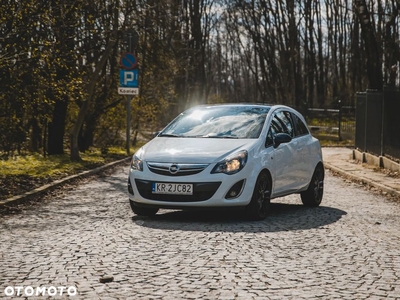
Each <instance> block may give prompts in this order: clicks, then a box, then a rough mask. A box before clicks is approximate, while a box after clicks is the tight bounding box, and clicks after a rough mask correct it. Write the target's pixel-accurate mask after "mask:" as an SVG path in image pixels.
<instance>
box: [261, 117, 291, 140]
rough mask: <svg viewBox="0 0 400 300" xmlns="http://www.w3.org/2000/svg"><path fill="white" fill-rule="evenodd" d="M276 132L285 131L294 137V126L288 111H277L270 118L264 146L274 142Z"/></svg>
mask: <svg viewBox="0 0 400 300" xmlns="http://www.w3.org/2000/svg"><path fill="white" fill-rule="evenodd" d="M278 133H287V134H289V135H290V136H291V137H294V126H293V123H292V119H291V117H290V113H289V112H286V111H285V112H284V111H280V112H277V113H276V114H275V115H274V117H273V118H272V120H271V125H270V128H269V130H268V134H267V138H266V141H265V147H269V146H271V145H273V143H274V136H275V135H276V134H278Z"/></svg>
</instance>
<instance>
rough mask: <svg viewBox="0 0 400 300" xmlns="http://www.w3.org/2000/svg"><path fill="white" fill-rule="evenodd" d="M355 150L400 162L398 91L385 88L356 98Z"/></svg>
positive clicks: (358, 95)
mask: <svg viewBox="0 0 400 300" xmlns="http://www.w3.org/2000/svg"><path fill="white" fill-rule="evenodd" d="M356 107H357V112H356V121H357V122H356V133H355V147H356V148H358V149H359V150H361V151H363V152H369V153H372V154H375V155H381V156H388V157H391V158H395V159H400V91H399V90H398V89H394V88H384V90H383V92H378V91H375V90H367V91H366V92H363V93H358V94H357V96H356Z"/></svg>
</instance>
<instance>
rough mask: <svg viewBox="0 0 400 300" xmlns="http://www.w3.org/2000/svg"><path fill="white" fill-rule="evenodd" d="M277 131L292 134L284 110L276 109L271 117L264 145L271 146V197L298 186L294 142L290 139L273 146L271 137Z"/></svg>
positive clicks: (289, 121)
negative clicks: (287, 141)
mask: <svg viewBox="0 0 400 300" xmlns="http://www.w3.org/2000/svg"><path fill="white" fill-rule="evenodd" d="M288 116H289V117H288ZM278 133H287V134H289V135H290V136H291V137H293V135H294V126H293V123H292V120H291V118H290V115H288V114H287V113H286V112H284V111H277V112H276V113H275V114H274V116H273V117H272V119H271V123H270V127H269V130H268V133H267V138H266V143H265V146H266V147H271V152H270V162H271V168H270V171H271V173H272V175H273V195H272V196H273V197H278V196H280V195H283V194H286V193H290V192H292V191H293V190H295V189H296V188H297V186H298V182H297V179H296V173H297V168H298V162H296V150H297V149H296V142H295V141H291V142H289V143H284V144H280V145H279V146H278V147H277V148H274V147H273V139H274V136H275V135H276V134H278Z"/></svg>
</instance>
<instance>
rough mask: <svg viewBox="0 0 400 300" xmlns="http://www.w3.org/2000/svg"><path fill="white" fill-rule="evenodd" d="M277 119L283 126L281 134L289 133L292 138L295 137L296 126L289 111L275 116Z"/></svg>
mask: <svg viewBox="0 0 400 300" xmlns="http://www.w3.org/2000/svg"><path fill="white" fill-rule="evenodd" d="M275 118H276V120H277V121H278V122H279V124H280V125H281V128H282V131H280V132H282V133H287V134H288V135H290V136H291V137H294V126H293V123H292V119H291V117H290V113H289V112H287V111H280V112H278V113H277V114H276V115H275V117H274V119H275Z"/></svg>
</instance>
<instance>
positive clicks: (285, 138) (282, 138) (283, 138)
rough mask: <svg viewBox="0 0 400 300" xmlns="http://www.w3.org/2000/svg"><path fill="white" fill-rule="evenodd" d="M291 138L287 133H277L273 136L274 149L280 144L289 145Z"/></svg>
mask: <svg viewBox="0 0 400 300" xmlns="http://www.w3.org/2000/svg"><path fill="white" fill-rule="evenodd" d="M291 140H292V137H291V136H290V135H288V134H287V133H278V134H277V135H275V136H274V148H278V146H279V145H280V144H284V143H289V142H290V141H291Z"/></svg>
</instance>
